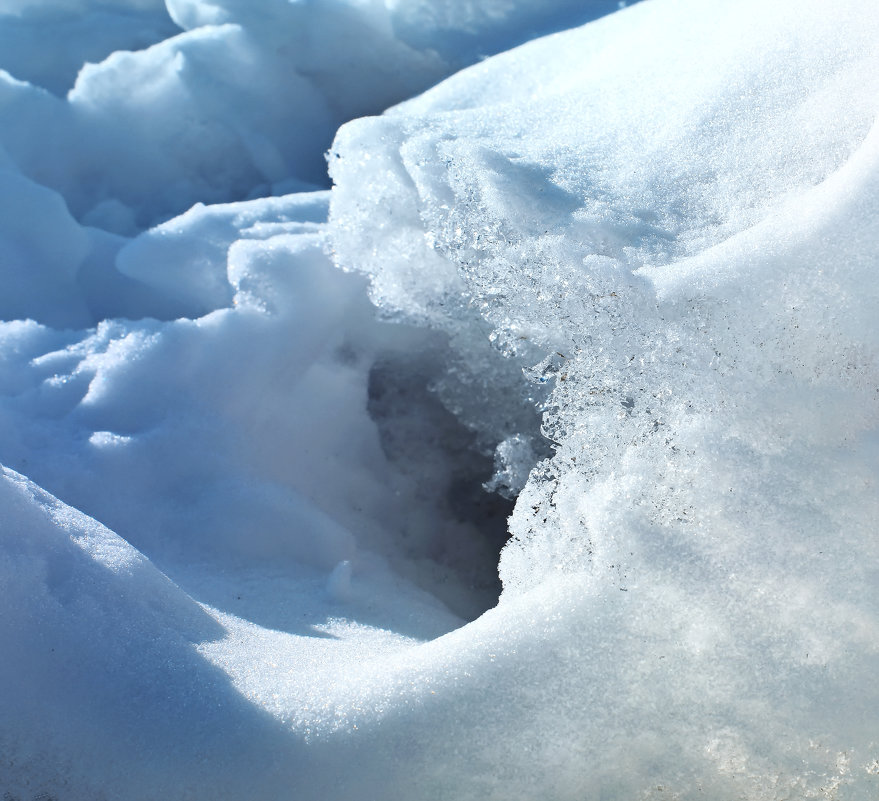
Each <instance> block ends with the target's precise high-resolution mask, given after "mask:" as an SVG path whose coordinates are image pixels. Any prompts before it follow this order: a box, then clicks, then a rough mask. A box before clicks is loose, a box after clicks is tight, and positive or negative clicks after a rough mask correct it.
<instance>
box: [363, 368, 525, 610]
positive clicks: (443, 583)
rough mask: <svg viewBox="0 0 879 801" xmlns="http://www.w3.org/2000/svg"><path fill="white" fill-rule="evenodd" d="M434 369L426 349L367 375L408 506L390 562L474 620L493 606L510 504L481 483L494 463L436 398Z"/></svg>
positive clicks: (374, 413)
mask: <svg viewBox="0 0 879 801" xmlns="http://www.w3.org/2000/svg"><path fill="white" fill-rule="evenodd" d="M432 355H433V356H434V357H436V354H432ZM436 372H437V367H436V362H435V361H433V359H425V354H424V353H406V354H400V353H395V354H393V355H387V356H384V357H382V358H380V359H379V360H378V361H376V363H375V364H374V365H373V367H372V369H371V371H370V374H369V387H368V390H369V394H368V406H367V408H368V411H369V415H370V417H371V418H372V419H373V421H374V422H375V424H376V427H377V429H378V432H379V437H380V442H381V446H382V449H383V451H384V453H385V456H386V457H387V459H388V461H389V462H390V464H391V465H392V466H393V467H394V468H395V469H396V470H397V471H398V472H399V473H400V474H401V475H402V477H403V479H404V481H405V482H406V484H407V485H408V487H409V492H410V493H411V498H412V503H413V505H412V511H411V512H410V514H408V515H407V518H406V520H405V521H404V522H403V524H402V525H401V527H400V529H399V532H398V535H397V536H398V537H399V541H398V542H397V543H396V546H397V547H396V550H395V552H394V553H393V554H391V555H390V561H391V563H392V564H393V566H394V567H395V568H396V569H397V571H398V572H400V573H402V574H403V575H404V576H406V577H407V578H410V579H412V580H414V581H415V582H416V583H417V584H419V585H421V586H422V587H424V588H425V589H426V590H428V591H429V592H431V593H432V594H433V595H435V596H436V597H437V598H439V599H440V600H441V601H443V602H444V603H445V604H446V605H447V606H448V607H449V608H450V609H451V610H452V611H453V612H455V613H456V614H458V615H460V616H461V617H463V618H465V619H468V620H472V619H474V618H476V617H478V616H479V615H480V614H481V613H482V612H484V611H485V610H486V609H489V608H491V607H493V606H494V605H495V604H496V603H497V600H498V596H499V594H500V590H501V585H500V580H499V579H498V573H497V566H498V558H499V554H500V550H501V548H503V546H504V544H505V543H506V541H507V537H508V532H507V519H508V517H509V516H510V514H512V511H513V501H512V500H510V499H508V498H504V497H501V496H500V495H498V494H496V493H494V492H489V491H488V490H487V489H486V487H485V486H484V485H485V484H486V482H488V481H489V480H490V478H491V476H492V472H493V460H492V458H491V456H490V455H487V454H486V453H485V452H484V450H482V449H480V448H479V445H478V438H477V434H476V433H475V432H474V431H472V430H471V429H469V428H467V427H466V426H464V425H463V424H462V423H461V422H460V420H458V419H457V418H456V417H455V416H454V415H453V414H452V413H451V412H450V411H449V410H448V409H447V408H446V407H445V406H444V405H443V404H442V402H441V401H440V399H439V397H438V395H437V393H436V391H435V389H434V386H433V383H434V381H435V378H436V375H435V374H436Z"/></svg>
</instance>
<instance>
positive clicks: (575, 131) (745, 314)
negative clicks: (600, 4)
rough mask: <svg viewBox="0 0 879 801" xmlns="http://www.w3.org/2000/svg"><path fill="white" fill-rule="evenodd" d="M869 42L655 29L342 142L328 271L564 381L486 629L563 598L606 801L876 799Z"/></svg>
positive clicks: (848, 9) (526, 368)
mask: <svg viewBox="0 0 879 801" xmlns="http://www.w3.org/2000/svg"><path fill="white" fill-rule="evenodd" d="M754 20H759V25H755V24H754ZM877 32H879V29H877V24H876V17H875V13H873V10H872V7H871V4H870V3H860V2H851V3H845V4H842V5H841V6H836V7H834V9H833V11H832V12H829V11H828V9H827V8H826V7H824V6H823V5H822V4H819V3H811V4H803V3H775V4H773V5H772V6H771V8H766V7H765V6H763V5H762V4H757V3H754V4H743V3H713V4H710V5H705V4H700V3H695V2H678V3H661V2H659V3H649V4H646V5H644V6H640V7H638V8H635V9H632V10H630V11H626V12H622V13H620V14H616V15H613V16H611V17H608V18H606V19H605V20H602V21H600V22H597V23H594V24H592V25H590V26H587V27H586V28H583V29H581V30H576V31H571V32H567V33H562V34H558V35H556V36H552V37H549V38H547V39H543V40H540V41H536V42H533V43H530V44H528V45H526V46H524V47H522V48H519V49H517V50H515V51H512V52H510V53H507V54H504V55H502V56H499V57H496V58H494V59H491V60H489V61H487V62H484V63H482V64H480V65H479V66H476V67H473V68H471V69H469V70H466V71H465V72H463V73H461V74H459V75H457V76H455V77H453V78H451V79H449V80H448V81H446V82H445V83H443V84H441V85H440V86H439V87H437V88H436V89H433V90H431V91H429V92H428V93H426V94H425V95H423V96H422V97H419V98H417V99H415V100H412V101H409V102H407V103H404V104H402V105H401V106H399V107H397V108H395V109H392V110H391V111H389V112H388V113H386V114H385V115H384V116H383V117H381V118H378V119H369V120H360V121H357V122H354V123H351V124H349V125H347V126H345V127H344V128H343V129H342V130H341V131H340V132H339V134H338V136H337V138H336V141H335V144H334V146H333V152H332V154H331V158H330V168H331V174H332V175H333V177H334V180H335V181H336V184H337V186H336V189H335V191H334V194H333V201H332V205H331V221H332V224H333V236H334V246H335V250H336V253H337V263H338V264H340V265H341V266H343V267H346V268H355V269H358V270H361V271H363V272H366V273H367V274H369V275H370V277H371V280H372V297H373V298H374V300H375V301H376V302H377V303H378V304H379V305H380V306H382V307H384V308H386V309H388V310H390V311H393V312H396V313H398V314H399V315H400V316H401V317H402V318H403V319H415V320H419V321H422V322H425V323H427V324H429V325H433V326H436V327H439V328H441V329H444V330H448V331H452V332H454V336H455V340H453V341H454V343H455V345H456V346H457V347H458V348H459V352H460V355H461V358H462V359H464V360H466V359H467V354H468V352H469V351H470V349H471V348H473V349H478V347H479V343H480V342H481V341H482V340H484V338H485V335H486V330H488V331H490V332H491V333H490V336H491V338H492V339H493V340H494V342H495V346H496V347H497V349H498V351H499V352H500V353H502V354H504V355H505V356H506V357H508V358H509V359H513V360H515V361H517V362H518V363H519V365H520V366H521V367H522V368H523V373H522V376H521V378H520V381H531V382H535V383H537V384H545V383H547V382H549V383H550V384H551V386H552V392H551V395H550V396H549V398H548V399H547V400H546V401H545V404H544V408H545V412H544V417H543V423H542V427H541V430H542V432H543V434H544V435H545V436H546V437H547V438H548V439H549V440H551V441H552V442H553V443H555V455H554V456H553V457H552V458H551V459H548V460H545V461H542V462H540V463H539V464H537V465H536V466H535V467H534V470H533V471H532V472H531V476H530V479H529V481H528V484H527V486H526V487H525V489H524V490H523V492H522V494H521V495H520V496H519V500H518V503H517V505H516V510H515V513H514V515H513V518H512V520H511V532H512V534H513V539H512V541H511V542H510V543H509V544H508V545H507V547H506V548H505V550H504V552H503V554H502V556H501V562H500V574H501V578H502V580H503V582H504V595H503V596H502V599H501V605H500V608H499V611H502V610H504V608H505V606H506V605H507V604H512V603H513V599H518V598H527V597H528V592H529V591H537V590H538V589H539V588H541V587H546V586H547V585H548V584H549V583H551V582H555V581H559V580H565V581H573V582H574V583H575V584H576V586H577V587H578V588H579V596H580V597H579V598H578V602H577V606H576V607H575V608H565V609H564V611H562V609H563V608H562V607H561V606H559V614H563V615H565V618H566V620H567V621H568V623H569V624H570V626H571V629H569V633H571V635H572V636H571V638H570V640H569V641H568V642H569V647H571V648H573V649H574V650H576V651H577V653H578V658H579V660H581V664H580V665H579V666H578V668H577V670H576V674H577V675H581V676H583V681H584V682H585V683H586V684H587V685H588V687H589V692H590V693H594V694H595V695H594V697H595V698H596V699H599V698H600V699H605V700H604V701H596V703H597V704H598V705H597V707H596V706H592V705H591V704H588V706H589V707H590V712H589V714H586V713H585V712H584V715H583V718H580V716H579V714H578V713H577V712H562V711H561V707H559V708H558V709H559V715H560V716H562V717H564V718H566V719H567V720H572V719H578V720H579V723H580V725H579V726H577V727H576V732H577V733H576V734H573V735H572V739H571V742H569V744H568V745H569V746H571V747H575V748H577V749H581V750H582V753H584V754H588V755H589V756H588V757H587V758H586V761H587V762H588V763H589V765H590V767H584V766H583V765H582V763H581V765H580V769H581V770H582V771H583V772H582V773H581V774H580V775H579V776H578V779H579V780H580V781H583V782H584V784H583V785H582V787H586V786H588V780H587V779H586V776H587V775H592V776H593V778H595V779H596V780H597V776H598V775H599V774H600V769H599V768H597V765H598V764H599V763H601V764H614V765H615V766H617V767H618V765H619V763H618V761H617V759H618V755H617V750H616V749H617V748H619V747H621V746H622V743H623V742H626V743H627V745H626V747H627V748H628V749H630V752H632V753H635V752H638V750H639V748H640V746H644V747H646V748H647V751H645V752H642V753H641V755H640V757H639V758H638V761H639V762H640V763H641V768H640V769H639V770H637V771H636V772H635V774H629V775H627V776H626V777H625V778H624V779H623V778H620V779H619V783H620V788H622V787H624V786H627V787H628V789H626V790H622V789H620V790H615V791H613V792H611V793H610V797H617V795H615V794H614V793H619V797H627V798H632V797H636V796H634V795H630V794H627V793H636V792H642V791H643V792H647V791H648V790H649V789H650V788H649V787H648V786H647V783H648V780H647V775H648V772H649V771H648V769H647V767H646V766H647V764H648V763H652V762H653V760H654V759H659V760H660V762H663V763H664V764H665V765H666V766H667V767H666V769H669V768H668V766H669V765H671V764H672V763H676V764H677V766H678V768H680V770H681V771H682V772H681V774H680V775H679V776H677V777H675V779H674V780H672V779H670V778H667V779H663V780H659V778H658V777H657V782H658V783H659V784H663V785H664V786H667V788H668V792H669V793H672V794H673V793H675V792H681V793H683V794H684V795H685V796H686V797H694V794H695V792H696V790H697V787H698V786H700V785H701V787H702V789H703V791H705V792H706V793H707V794H708V795H709V796H711V797H742V798H748V799H752V798H763V797H766V798H776V797H785V795H784V794H785V793H788V792H791V793H793V794H794V795H796V796H797V797H823V796H822V795H821V793H831V790H829V789H828V788H827V786H826V783H825V784H824V785H823V789H822V788H821V787H819V785H821V781H819V782H818V784H816V785H815V786H810V785H809V781H808V780H807V778H806V776H807V774H808V771H809V770H814V771H816V775H817V774H818V773H820V770H819V768H818V767H817V764H818V762H820V760H821V759H823V756H821V754H820V753H819V752H820V750H821V749H820V748H819V749H818V750H817V751H816V750H815V746H814V744H815V743H821V744H822V745H821V748H824V747H827V748H831V749H832V750H834V752H836V751H838V752H839V753H843V752H845V753H848V754H849V755H852V754H857V756H856V757H854V760H855V762H857V761H858V760H860V762H858V764H859V765H860V768H857V769H856V768H855V762H853V763H852V765H851V770H850V771H849V772H846V771H843V773H844V776H843V777H842V778H841V779H840V781H841V782H842V783H843V784H847V787H846V789H845V790H842V789H839V790H838V793H839V794H840V797H851V798H864V799H866V798H869V797H870V795H871V794H872V793H875V791H876V786H875V777H874V776H872V775H870V774H869V773H868V772H867V771H866V768H867V767H868V766H869V765H870V764H871V760H872V759H875V750H876V747H877V743H876V740H877V729H876V717H875V713H874V710H875V709H876V708H877V701H879V696H877V689H876V683H875V681H874V678H873V677H874V676H875V675H876V670H877V668H879V641H877V634H879V594H877V591H876V582H877V572H876V569H875V564H876V557H877V544H876V537H875V530H876V522H875V521H876V519H877V517H876V514H877V511H879V502H877V486H876V479H877V468H879V450H877V447H876V425H877V420H879V378H877V377H879V364H877V345H879V328H877V320H879V317H877V315H876V310H877V308H879V293H877V291H876V285H875V270H876V255H875V252H876V245H877V243H879V228H877V224H876V220H877V214H879V192H877V187H879V129H877V127H876V123H875V117H876V111H877V102H876V98H877V89H879V81H877V77H876V76H877V75H879V52H877V48H876V41H877ZM497 361H498V362H500V361H501V358H500V356H498V359H497ZM487 369H490V368H487V367H486V365H485V363H484V362H481V363H480V366H479V373H480V374H481V375H482V376H483V382H484V383H485V384H486V385H487V387H488V388H487V389H486V390H485V391H484V393H483V397H484V398H485V399H486V401H489V399H491V398H493V397H496V396H497V395H504V394H516V392H518V391H520V388H519V387H517V386H516V385H515V384H512V385H511V384H509V383H508V381H509V376H510V372H509V370H508V369H506V367H505V366H504V365H500V364H499V367H498V369H497V372H496V373H495V374H493V375H491V376H490V377H486V376H485V373H486V370H487ZM474 389H475V387H474ZM489 402H491V401H489ZM495 408H497V407H496V406H495ZM520 433H521V435H523V436H528V435H533V434H534V432H533V431H523V432H520ZM491 434H493V435H494V436H495V439H496V441H497V440H499V439H500V437H499V436H497V433H496V432H491ZM509 442H510V440H509V439H507V440H505V441H504V444H503V445H502V446H501V447H500V448H499V451H498V455H499V461H500V462H501V468H502V469H501V473H503V471H504V470H506V471H507V472H509V468H506V467H504V465H503V463H504V460H505V459H506V460H509V456H508V454H509ZM565 576H567V577H569V578H567V579H562V577H565ZM581 616H582V621H581V622H579V623H575V621H580V620H581ZM587 621H588V622H587ZM602 621H603V622H602ZM579 625H583V626H588V627H589V629H590V630H591V631H592V630H593V629H592V627H596V628H597V629H598V630H599V631H600V632H601V633H600V636H598V637H596V636H595V634H594V633H593V634H590V635H589V638H588V640H587V639H584V638H581V637H577V636H574V635H573V632H574V630H575V628H576V627H577V626H579ZM573 643H579V645H574V644H573ZM563 670H564V669H561V668H560V671H562V672H563ZM581 671H582V673H581ZM587 676H588V679H587V678H586V677H587ZM572 681H573V679H572ZM581 689H582V688H581ZM565 695H567V694H565ZM647 696H649V697H651V699H652V700H651V703H650V710H649V712H648V711H646V710H645V708H644V702H645V698H646V697H647ZM568 697H569V696H568ZM544 699H545V700H546V701H547V703H548V704H549V705H550V706H552V705H553V702H552V701H549V699H548V698H546V697H545V696H544ZM607 699H613V700H612V701H608V700H607ZM560 703H561V702H560ZM609 707H613V708H612V709H610V708H609ZM868 710H869V711H868ZM605 715H613V716H614V723H613V724H612V725H611V724H609V723H608V720H607V718H606V717H605ZM630 715H631V717H629V716H630ZM610 732H614V733H613V734H611V733H610ZM617 737H619V738H620V741H619V742H617V739H616V738H617ZM639 737H640V738H642V742H641V744H640V746H639V745H636V744H635V742H637V741H638V739H639ZM652 738H659V739H656V740H653V739H652ZM647 741H650V744H649V745H648V744H647ZM573 743H577V745H576V746H573ZM660 743H661V745H660ZM810 743H811V745H810ZM569 753H570V752H569ZM648 754H650V756H648ZM659 754H661V755H662V756H659ZM672 754H680V755H687V756H686V757H684V756H681V757H680V759H678V758H677V757H673V756H672ZM703 760H704V762H703ZM813 760H817V762H815V761H813ZM699 762H703V765H702V768H696V764H698V763H699ZM685 763H689V766H688V767H684V764H685ZM709 764H710V765H711V768H710V769H709V770H708V772H707V773H706V772H704V771H705V769H706V768H707V766H708V765H709ZM798 765H799V766H807V767H806V768H805V769H803V768H801V767H799V766H798ZM846 770H847V771H848V768H847V769H846ZM593 771H594V772H593ZM691 771H692V772H691ZM624 772H625V771H624ZM642 781H643V782H645V784H644V786H639V782H642ZM798 782H801V784H798ZM575 786H577V785H576V782H575V783H574V784H572V785H571V797H575V796H576V792H575V791H574V790H573V788H574V787H575ZM793 787H796V789H791V788H793ZM708 788H711V789H708ZM782 788H784V789H782ZM657 792H658V791H657ZM833 792H837V790H834V791H833ZM602 797H604V796H603V795H602ZM671 797H676V796H674V795H672V796H671ZM827 797H834V796H832V795H828V796H827Z"/></svg>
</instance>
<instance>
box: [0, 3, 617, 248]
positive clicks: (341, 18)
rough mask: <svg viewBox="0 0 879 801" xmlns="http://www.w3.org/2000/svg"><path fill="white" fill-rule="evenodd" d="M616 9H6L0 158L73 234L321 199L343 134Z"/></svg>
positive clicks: (0, 31)
mask: <svg viewBox="0 0 879 801" xmlns="http://www.w3.org/2000/svg"><path fill="white" fill-rule="evenodd" d="M613 5H614V4H613V3H609V2H606V1H605V0H591V2H588V3H586V4H585V5H584V4H582V3H580V2H572V1H571V0H558V1H557V2H555V3H553V8H552V11H553V14H551V15H550V16H549V18H548V19H547V18H545V17H544V14H543V11H542V6H541V4H525V5H524V6H522V7H519V8H516V7H513V6H511V5H510V4H509V3H506V2H504V3H496V4H494V5H491V4H487V5H486V6H485V7H484V8H482V9H479V10H475V9H473V8H472V7H471V6H472V4H471V3H462V2H458V1H457V0H446V1H445V2H444V3H439V4H424V3H415V2H410V3H398V4H393V5H392V6H391V7H386V5H385V4H384V3H381V2H369V3H366V2H360V1H359V0H323V1H322V2H320V3H311V2H289V1H288V0H259V2H248V3H242V2H236V0H211V1H210V2H208V1H207V0H168V3H167V9H166V8H165V4H163V3H161V2H126V1H125V0H115V2H110V3H91V2H78V3H75V4H70V3H60V2H48V0H47V1H46V2H40V3H17V2H16V3H12V4H11V5H10V4H6V5H5V6H4V8H3V9H2V10H0V145H2V146H3V147H5V148H6V149H7V150H8V152H9V154H10V155H11V156H12V159H13V161H14V163H15V164H16V165H17V166H18V168H19V169H20V170H21V172H22V173H24V175H25V176H27V177H28V178H30V179H32V180H35V181H37V182H38V183H40V184H42V185H44V186H46V187H49V188H51V189H53V190H55V191H56V192H58V193H60V194H61V195H62V197H63V198H64V200H65V201H66V203H67V204H68V206H69V208H70V210H71V212H72V213H73V215H74V216H75V217H76V219H78V220H80V221H82V222H84V223H86V224H88V225H92V226H97V227H99V228H103V229H105V230H108V231H112V232H114V233H118V234H124V235H131V234H132V233H135V232H136V231H137V230H142V229H143V228H147V227H149V226H151V225H154V224H156V223H158V222H162V221H164V220H167V219H168V218H170V217H172V216H174V215H175V214H179V213H181V212H183V211H185V210H186V209H187V208H188V207H189V206H191V205H192V204H194V203H196V202H199V201H200V202H205V203H220V202H229V201H234V200H240V199H242V198H245V197H248V196H249V197H258V196H263V195H269V194H282V193H284V192H291V191H299V190H303V189H309V188H311V189H314V188H318V187H320V186H323V185H325V184H326V167H325V164H324V159H323V154H324V152H325V150H326V149H327V147H328V146H329V144H330V142H331V141H332V137H333V133H334V132H335V130H336V128H338V126H339V125H340V124H341V123H342V122H345V121H346V120H349V119H351V118H353V117H357V116H361V115H363V114H375V113H378V112H380V111H382V110H383V109H385V108H387V107H388V106H389V105H391V104H392V103H396V102H399V101H400V100H403V99H405V98H407V97H411V96H412V95H413V94H415V93H417V92H419V91H422V90H424V89H425V88H427V87H428V86H430V85H432V84H434V83H435V82H436V81H438V80H439V79H441V78H442V77H444V76H446V75H448V74H450V73H451V72H453V71H454V70H456V69H458V68H460V67H461V66H464V65H466V64H470V63H472V62H473V61H475V60H476V59H477V58H478V57H480V56H482V55H484V54H486V53H487V52H496V50H497V49H500V48H502V47H504V46H509V45H510V44H514V43H518V42H520V41H523V40H524V39H526V38H529V36H531V35H534V34H535V33H536V32H543V31H545V30H549V29H557V28H558V27H562V26H563V25H565V24H568V23H569V24H573V23H574V22H580V21H585V20H587V19H591V18H593V17H595V16H598V15H600V14H602V13H607V12H608V11H609V10H611V6H613ZM181 29H183V30H182V31H181ZM461 37H463V38H461ZM459 38H460V41H458V39H459ZM486 48H487V49H486ZM4 70H5V71H6V73H8V74H3V72H2V71H4ZM12 76H14V78H13V77H12ZM15 79H17V80H15ZM46 90H49V91H46ZM68 90H69V91H68ZM50 92H52V93H54V94H51V93H50Z"/></svg>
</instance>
